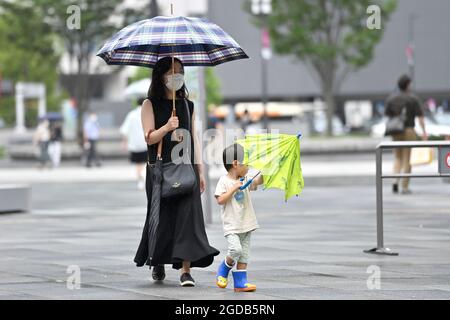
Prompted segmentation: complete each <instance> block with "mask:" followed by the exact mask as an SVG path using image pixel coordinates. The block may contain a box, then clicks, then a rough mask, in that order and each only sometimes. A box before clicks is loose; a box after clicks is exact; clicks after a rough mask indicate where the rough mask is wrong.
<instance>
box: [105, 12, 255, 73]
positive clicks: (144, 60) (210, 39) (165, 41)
mask: <svg viewBox="0 0 450 320" xmlns="http://www.w3.org/2000/svg"><path fill="white" fill-rule="evenodd" d="M97 56H99V57H101V58H102V59H104V60H105V61H106V63H107V64H111V65H135V66H142V67H150V68H153V67H154V65H155V64H156V62H157V61H158V60H159V59H160V58H163V57H167V56H170V57H176V58H178V59H180V60H181V61H182V62H183V64H184V65H185V66H216V65H218V64H221V63H224V62H227V61H232V60H238V59H245V58H248V56H247V54H246V53H245V52H244V51H243V50H242V49H241V48H240V46H239V44H238V43H237V42H236V41H235V40H234V39H233V38H231V37H230V36H229V35H228V34H227V33H226V32H225V31H223V30H222V29H221V28H220V27H219V26H217V25H216V24H214V23H211V22H209V21H208V20H207V19H205V18H188V17H173V16H172V17H164V16H159V17H155V18H152V19H146V20H142V21H138V22H136V23H133V24H131V25H129V26H127V27H125V28H123V29H122V30H120V31H119V32H118V33H117V34H115V35H114V36H113V37H112V38H111V39H109V40H108V41H107V42H106V44H105V45H104V46H103V47H102V48H101V49H100V51H98V53H97Z"/></svg>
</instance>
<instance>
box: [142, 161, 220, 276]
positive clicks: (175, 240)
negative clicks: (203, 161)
mask: <svg viewBox="0 0 450 320" xmlns="http://www.w3.org/2000/svg"><path fill="white" fill-rule="evenodd" d="M151 170H152V168H151V167H150V166H149V165H147V173H146V176H147V179H146V191H147V218H146V219H145V224H144V230H143V232H142V237H141V242H140V244H139V247H138V250H137V253H136V256H135V258H134V262H136V265H137V266H138V267H142V266H143V265H149V266H155V265H158V264H172V268H174V269H180V268H181V267H182V262H183V261H190V262H191V267H193V268H194V267H199V268H205V267H208V266H210V265H211V264H212V263H213V261H214V256H216V255H218V254H219V253H220V252H219V251H218V250H217V249H215V248H213V247H211V246H210V245H209V242H208V236H207V235H206V231H205V223H204V219H203V209H202V204H201V194H200V188H199V187H198V186H199V185H200V183H199V175H198V172H197V170H194V171H195V174H196V177H197V186H196V188H194V191H193V192H192V193H191V194H188V195H186V196H182V197H179V198H177V199H174V200H170V201H166V200H164V199H163V200H161V209H160V214H159V226H158V231H157V237H156V246H155V252H154V255H153V259H149V257H148V218H149V213H150V204H151V203H150V201H151V199H152V179H151V176H152V171H151Z"/></svg>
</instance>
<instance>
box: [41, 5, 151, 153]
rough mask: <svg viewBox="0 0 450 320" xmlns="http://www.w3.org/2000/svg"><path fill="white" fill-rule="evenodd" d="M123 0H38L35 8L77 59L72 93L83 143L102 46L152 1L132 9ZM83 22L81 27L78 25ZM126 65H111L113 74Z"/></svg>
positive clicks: (145, 12) (143, 12)
mask: <svg viewBox="0 0 450 320" xmlns="http://www.w3.org/2000/svg"><path fill="white" fill-rule="evenodd" d="M123 2H124V1H123V0H34V1H33V3H34V8H35V10H40V11H41V12H42V14H43V15H44V16H45V21H46V22H47V23H48V25H49V26H50V27H51V28H52V30H53V31H54V32H55V33H56V34H57V35H58V37H59V39H60V40H61V41H60V43H61V45H62V47H63V50H64V51H65V52H67V53H68V55H69V60H70V61H74V63H73V70H71V74H72V75H74V76H75V79H76V80H75V90H74V92H73V93H72V94H73V96H74V98H75V100H76V102H77V109H78V116H77V136H78V141H79V143H80V145H81V143H82V135H83V123H82V121H83V116H84V114H85V113H86V111H87V109H88V106H89V101H90V97H91V95H92V86H93V83H92V81H91V79H90V75H91V74H92V73H95V72H97V71H98V70H94V68H93V63H92V62H93V59H99V58H97V57H95V54H96V52H97V50H98V49H100V47H101V46H102V45H103V43H104V42H105V41H106V40H107V39H108V38H109V37H111V36H112V35H113V34H114V33H116V32H117V31H119V30H120V29H121V28H123V27H125V26H126V25H128V24H131V23H133V22H136V21H139V20H141V19H144V18H146V17H147V16H148V10H143V8H144V7H148V3H143V4H141V7H136V6H135V7H134V8H129V7H126V6H125V5H124V4H123ZM77 22H79V26H77ZM121 68H122V66H116V67H111V70H112V73H114V72H118V71H119V70H120V69H121Z"/></svg>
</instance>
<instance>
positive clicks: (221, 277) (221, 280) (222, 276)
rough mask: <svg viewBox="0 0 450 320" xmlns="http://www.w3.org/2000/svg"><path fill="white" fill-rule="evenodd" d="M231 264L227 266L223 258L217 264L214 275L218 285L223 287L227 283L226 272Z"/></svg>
mask: <svg viewBox="0 0 450 320" xmlns="http://www.w3.org/2000/svg"><path fill="white" fill-rule="evenodd" d="M231 268H233V266H229V265H228V264H227V262H226V261H225V260H223V261H222V263H221V264H220V265H219V269H218V270H217V275H216V284H217V286H218V287H220V288H222V289H224V288H226V287H227V284H228V274H229V273H230V270H231Z"/></svg>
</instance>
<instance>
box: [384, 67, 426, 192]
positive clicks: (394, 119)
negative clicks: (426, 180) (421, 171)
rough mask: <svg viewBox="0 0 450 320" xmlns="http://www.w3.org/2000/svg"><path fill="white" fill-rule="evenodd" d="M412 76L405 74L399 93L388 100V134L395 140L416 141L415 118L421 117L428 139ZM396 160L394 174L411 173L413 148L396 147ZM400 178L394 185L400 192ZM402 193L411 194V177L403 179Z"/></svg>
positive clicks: (386, 111) (401, 78)
mask: <svg viewBox="0 0 450 320" xmlns="http://www.w3.org/2000/svg"><path fill="white" fill-rule="evenodd" d="M410 88H411V78H410V77H409V76H407V75H403V76H401V77H400V79H399V80H398V89H399V93H396V94H393V95H391V96H390V97H389V98H388V99H387V101H386V109H385V115H386V116H387V117H388V122H387V124H386V135H391V136H392V140H394V141H414V140H417V135H416V132H415V130H414V127H415V119H416V117H418V118H419V124H420V127H421V128H422V139H423V140H424V141H425V140H427V139H428V138H427V132H426V129H425V120H424V111H423V107H422V103H421V101H420V100H419V98H418V97H417V96H415V95H413V94H412V93H411V90H410ZM394 154H395V162H394V174H399V173H401V172H403V173H411V162H410V157H411V149H410V148H396V149H394ZM399 183H400V179H397V180H396V182H395V183H394V184H393V186H392V192H393V193H398V192H399ZM401 187H402V191H401V193H402V194H410V193H411V190H410V189H409V178H403V180H402V185H401Z"/></svg>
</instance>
